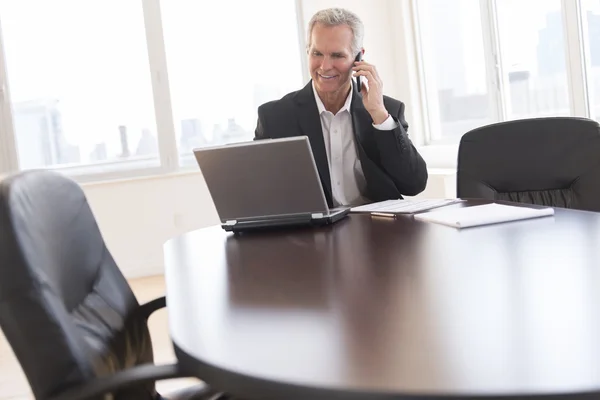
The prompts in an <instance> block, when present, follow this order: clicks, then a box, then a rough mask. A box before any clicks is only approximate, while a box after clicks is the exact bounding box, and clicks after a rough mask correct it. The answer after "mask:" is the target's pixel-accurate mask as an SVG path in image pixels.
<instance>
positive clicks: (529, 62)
mask: <svg viewBox="0 0 600 400" xmlns="http://www.w3.org/2000/svg"><path fill="white" fill-rule="evenodd" d="M496 7H497V15H498V33H499V36H500V37H499V44H500V58H501V60H502V71H503V77H502V82H503V83H504V84H503V86H502V89H503V90H504V91H505V96H504V99H505V100H504V101H505V103H504V107H505V110H506V119H518V118H530V117H542V116H563V115H569V114H570V107H569V87H568V77H567V64H566V52H565V38H564V33H563V13H562V10H561V1H560V0H497V1H496Z"/></svg>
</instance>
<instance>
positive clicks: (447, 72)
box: [416, 0, 494, 142]
mask: <svg viewBox="0 0 600 400" xmlns="http://www.w3.org/2000/svg"><path fill="white" fill-rule="evenodd" d="M416 4H417V6H418V15H419V33H420V39H421V50H422V55H423V67H424V72H425V87H426V94H427V112H428V114H429V122H430V126H431V136H432V137H431V139H432V141H433V142H456V141H457V140H459V139H460V137H461V136H462V135H463V134H464V133H466V132H468V131H469V130H471V129H473V128H476V127H478V126H481V125H485V124H487V123H490V122H493V121H492V116H493V115H494V114H493V112H492V108H491V102H490V98H489V96H488V88H487V75H486V66H485V55H484V47H483V34H482V26H481V10H480V7H479V0H452V1H449V0H419V1H417V2H416Z"/></svg>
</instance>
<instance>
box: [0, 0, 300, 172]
mask: <svg viewBox="0 0 600 400" xmlns="http://www.w3.org/2000/svg"><path fill="white" fill-rule="evenodd" d="M298 6H299V5H298V4H297V1H296V0H253V1H243V0H220V1H211V2H205V1H197V0H168V1H161V0H131V1H130V0H127V1H122V0H106V1H80V0H52V1H41V0H19V1H13V0H0V28H1V32H0V174H2V173H4V172H10V171H12V170H14V169H15V168H18V169H32V168H57V169H60V170H62V171H64V172H67V173H69V174H71V175H76V176H78V178H79V179H81V180H88V181H89V180H93V179H111V178H119V177H123V176H136V175H144V174H155V173H161V172H168V171H174V170H176V169H178V168H179V167H181V166H185V165H186V164H189V163H191V162H192V161H193V157H192V152H191V150H192V149H193V148H195V147H200V146H205V145H215V144H223V143H230V142H235V141H246V140H252V138H253V136H254V129H255V127H256V121H257V115H256V110H257V108H258V106H259V105H260V104H263V103H264V102H267V101H270V100H275V99H278V98H281V97H282V96H283V95H285V94H286V93H288V92H291V91H293V90H297V89H299V88H301V86H302V81H303V73H302V72H303V71H302V65H303V63H302V59H301V58H302V56H301V55H302V53H303V52H304V47H303V45H302V46H301V43H302V40H301V38H300V37H299V30H298V19H297V14H296V9H297V7H298ZM267 9H268V10H269V12H268V13H267V12H264V10H267ZM274 15H275V16H277V17H273V16H274ZM302 39H303V38H302ZM301 47H302V48H301ZM167 77H168V79H165V78H167ZM7 121H8V122H7ZM179 155H181V157H179ZM193 165H194V166H195V164H193Z"/></svg>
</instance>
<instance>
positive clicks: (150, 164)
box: [0, 0, 310, 183]
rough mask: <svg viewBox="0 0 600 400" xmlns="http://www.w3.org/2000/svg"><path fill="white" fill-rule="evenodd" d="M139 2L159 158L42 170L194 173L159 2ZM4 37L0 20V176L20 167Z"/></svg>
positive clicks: (84, 179) (91, 175)
mask: <svg viewBox="0 0 600 400" xmlns="http://www.w3.org/2000/svg"><path fill="white" fill-rule="evenodd" d="M138 1H139V2H140V3H141V7H142V13H143V18H144V30H145V32H144V33H145V39H146V48H147V52H148V66H149V69H150V77H151V87H152V96H153V104H154V116H155V121H156V131H157V140H158V161H157V157H156V156H147V157H137V158H133V159H130V160H108V161H103V162H96V163H92V164H85V165H59V166H50V167H47V168H46V169H49V170H54V171H58V172H61V173H64V174H65V175H68V176H70V177H71V178H73V179H74V180H76V181H78V182H81V183H88V182H98V181H109V180H119V179H133V178H143V177H148V176H156V175H168V174H177V173H188V172H190V171H197V167H196V166H195V165H194V164H186V163H184V162H182V160H180V155H179V149H178V144H177V137H176V136H177V135H176V129H175V121H174V116H173V112H172V111H173V109H172V101H171V88H170V86H169V76H168V68H167V53H166V49H165V42H164V34H163V24H162V18H161V9H160V1H161V0H138ZM294 5H295V7H294V8H295V12H296V15H295V17H296V21H297V24H298V33H299V35H298V38H299V42H298V49H299V51H300V60H301V63H302V79H303V80H304V81H305V82H307V81H308V80H309V79H310V77H309V75H308V70H307V65H308V61H307V57H306V49H305V47H306V43H305V36H306V34H305V29H304V20H303V15H302V10H303V7H302V0H294ZM3 39H4V37H3V33H2V26H1V24H0V177H1V176H3V175H8V174H11V173H13V172H16V171H18V170H19V162H18V149H17V143H16V138H15V131H14V125H13V115H12V106H11V101H10V99H11V97H10V92H9V85H8V79H7V68H6V62H5V60H6V58H5V54H4V40H3Z"/></svg>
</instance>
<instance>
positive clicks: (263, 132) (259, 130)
mask: <svg viewBox="0 0 600 400" xmlns="http://www.w3.org/2000/svg"><path fill="white" fill-rule="evenodd" d="M270 138H271V136H269V132H268V131H267V129H266V121H265V110H264V108H263V107H262V106H261V107H258V121H257V122H256V129H255V130H254V140H261V139H270Z"/></svg>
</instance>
